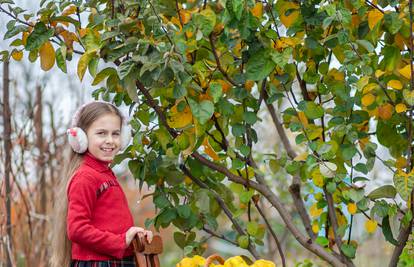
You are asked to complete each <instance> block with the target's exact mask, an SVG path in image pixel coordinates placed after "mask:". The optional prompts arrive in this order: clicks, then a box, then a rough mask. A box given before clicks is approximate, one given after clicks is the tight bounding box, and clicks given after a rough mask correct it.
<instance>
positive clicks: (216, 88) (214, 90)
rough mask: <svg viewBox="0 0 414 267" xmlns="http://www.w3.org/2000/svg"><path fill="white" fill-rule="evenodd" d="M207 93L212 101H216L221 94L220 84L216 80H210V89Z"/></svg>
mask: <svg viewBox="0 0 414 267" xmlns="http://www.w3.org/2000/svg"><path fill="white" fill-rule="evenodd" d="M208 93H209V95H210V96H211V97H212V98H213V102H214V103H217V102H218V101H219V100H220V98H221V96H222V95H223V89H222V86H221V84H220V83H218V82H212V83H211V84H210V90H208Z"/></svg>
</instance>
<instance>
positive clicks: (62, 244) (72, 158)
mask: <svg viewBox="0 0 414 267" xmlns="http://www.w3.org/2000/svg"><path fill="white" fill-rule="evenodd" d="M106 114H114V115H117V116H119V118H120V119H121V122H122V114H121V112H120V111H119V110H118V109H117V108H116V107H115V106H113V105H112V104H110V103H104V102H92V103H90V104H87V105H86V106H83V107H82V108H81V109H80V110H79V113H78V115H79V116H78V118H76V119H77V121H76V122H75V125H72V127H75V126H76V127H79V128H81V129H82V130H83V131H85V133H86V132H87V130H88V129H89V127H90V126H91V125H92V123H93V122H94V121H95V120H97V119H98V118H99V117H101V116H103V115H106ZM82 161H83V154H78V153H76V152H74V151H73V150H71V151H70V155H69V160H68V163H67V165H66V167H65V170H64V173H63V179H62V180H61V181H60V183H59V185H58V190H57V194H56V197H55V205H54V212H53V213H54V214H53V219H52V220H53V224H52V249H53V251H52V255H51V258H50V265H51V266H52V267H69V266H70V263H71V258H72V255H71V250H72V249H71V248H72V242H71V241H70V240H69V238H68V235H67V232H66V229H67V221H66V219H67V212H68V198H67V187H68V185H69V182H70V180H71V178H72V176H73V175H74V173H75V171H76V170H77V169H78V168H79V167H80V165H81V164H82Z"/></svg>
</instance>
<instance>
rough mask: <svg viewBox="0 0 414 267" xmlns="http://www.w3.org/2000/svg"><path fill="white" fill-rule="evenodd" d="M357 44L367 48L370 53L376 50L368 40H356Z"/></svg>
mask: <svg viewBox="0 0 414 267" xmlns="http://www.w3.org/2000/svg"><path fill="white" fill-rule="evenodd" d="M356 42H357V43H358V44H359V45H360V46H362V47H363V48H365V50H367V51H368V52H369V53H371V52H373V51H374V50H375V47H374V46H373V45H372V44H371V42H369V41H367V40H356Z"/></svg>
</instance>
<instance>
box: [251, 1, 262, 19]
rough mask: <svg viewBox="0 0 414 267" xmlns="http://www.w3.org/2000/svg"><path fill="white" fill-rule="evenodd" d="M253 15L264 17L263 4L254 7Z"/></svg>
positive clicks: (259, 3)
mask: <svg viewBox="0 0 414 267" xmlns="http://www.w3.org/2000/svg"><path fill="white" fill-rule="evenodd" d="M252 14H253V16H255V17H257V18H261V17H262V15H263V4H262V3H261V2H258V3H256V4H255V5H254V7H253V8H252Z"/></svg>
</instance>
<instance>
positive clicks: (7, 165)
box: [3, 59, 13, 267]
mask: <svg viewBox="0 0 414 267" xmlns="http://www.w3.org/2000/svg"><path fill="white" fill-rule="evenodd" d="M9 84H10V80H9V61H8V59H5V60H4V64H3V122H4V139H3V140H4V154H5V159H4V180H5V187H6V216H7V217H6V232H7V239H6V242H5V250H4V251H5V252H6V257H7V259H6V266H7V267H12V255H11V253H12V251H13V250H12V247H13V246H12V240H13V239H12V224H11V200H10V198H11V187H10V174H11V149H12V145H11V119H10V117H11V112H10V102H9V101H10V99H9V98H10V97H9Z"/></svg>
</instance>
